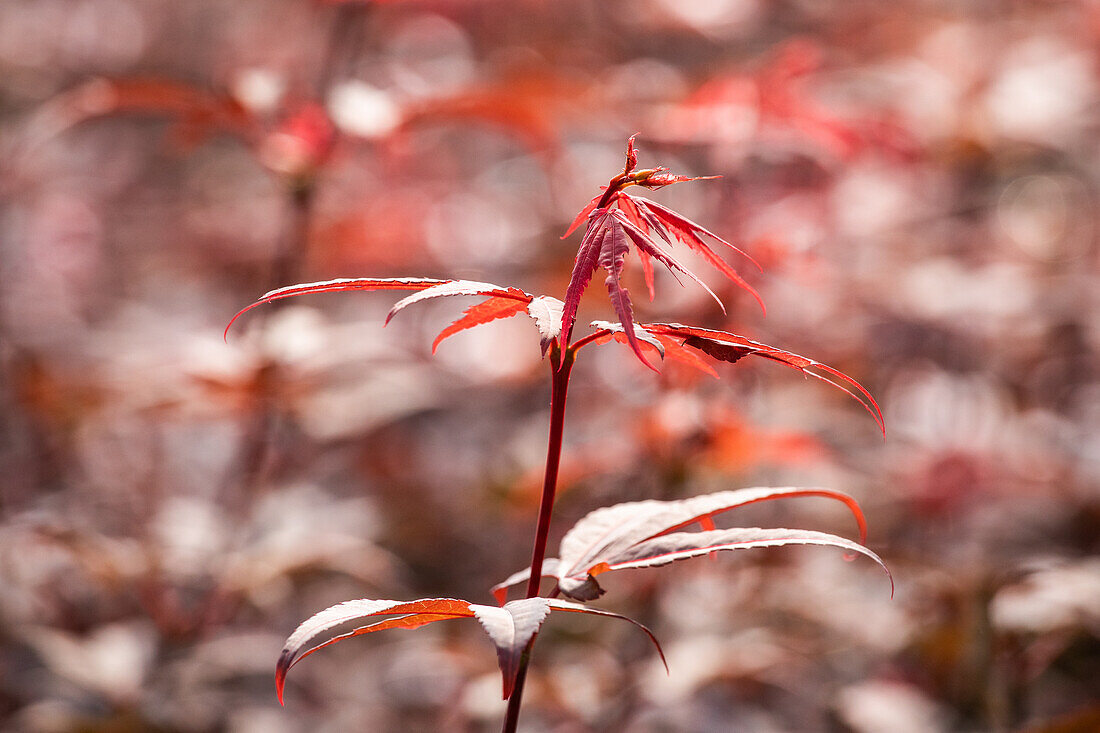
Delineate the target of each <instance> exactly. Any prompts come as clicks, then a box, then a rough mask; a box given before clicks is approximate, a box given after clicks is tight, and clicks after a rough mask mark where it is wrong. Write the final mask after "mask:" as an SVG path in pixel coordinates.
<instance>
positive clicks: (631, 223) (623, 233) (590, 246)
mask: <svg viewBox="0 0 1100 733" xmlns="http://www.w3.org/2000/svg"><path fill="white" fill-rule="evenodd" d="M634 137H637V136H634ZM634 137H631V138H630V141H629V142H628V143H627V149H626V166H625V167H624V168H623V172H622V173H620V174H618V175H617V176H615V177H614V178H612V179H611V181H610V182H609V183H608V184H607V186H606V187H605V188H604V189H603V193H601V194H600V195H599V196H596V197H595V198H593V199H592V200H591V201H590V202H589V203H588V205H587V206H585V207H584V208H583V209H582V210H581V212H580V213H579V214H577V217H576V218H575V219H574V220H573V223H572V224H571V225H570V227H569V230H568V231H566V233H565V234H564V235H563V237H562V238H563V239H564V238H565V237H568V236H569V235H570V234H572V233H573V231H574V230H576V229H577V227H579V226H580V225H581V223H582V222H584V221H585V220H587V221H588V227H587V229H586V230H585V234H584V238H583V239H582V240H581V244H580V248H579V249H578V250H577V258H576V261H575V262H574V264H573V274H572V276H571V277H570V279H569V287H568V288H567V289H566V293H565V307H564V309H563V312H562V334H563V342H564V343H568V342H569V336H570V334H571V333H572V331H573V325H574V324H575V322H576V320H577V307H578V306H579V305H580V300H581V295H582V294H583V293H584V291H585V289H587V287H588V284H589V283H590V282H591V281H592V276H593V274H595V272H596V268H597V267H602V268H603V269H604V270H606V271H607V279H606V280H605V283H606V285H607V291H608V294H609V295H610V297H611V304H612V306H613V307H614V309H615V313H616V315H618V317H619V322H620V323H621V324H622V326H623V333H624V334H625V337H626V339H627V342H628V344H629V345H630V348H631V349H632V350H633V351H634V353H635V354H636V355H637V356H638V358H639V359H641V361H642V363H643V364H645V365H646V366H648V367H649V368H651V369H655V368H654V367H653V365H652V364H650V363H649V361H648V360H647V359H646V357H645V356H644V354H643V353H642V350H641V347H640V345H639V343H638V340H637V338H636V337H635V332H634V327H633V324H634V316H633V313H634V310H633V307H632V305H631V302H630V294H629V292H628V291H627V289H626V288H625V287H623V285H622V282H621V277H622V272H623V264H624V259H625V257H626V254H627V252H629V250H630V245H631V244H633V245H634V250H635V251H636V252H637V253H638V257H639V259H640V260H641V263H642V271H643V273H644V275H645V280H646V285H647V287H648V288H649V293H650V298H652V297H653V263H652V261H653V260H657V261H658V262H660V263H661V264H662V265H664V266H665V267H667V268H668V270H669V271H670V272H671V273H672V274H673V276H675V275H676V274H677V273H681V274H684V275H687V276H688V277H690V278H691V279H692V280H694V281H695V282H697V283H699V284H700V285H702V286H703V287H704V288H705V289H706V290H707V292H708V293H710V294H711V296H713V297H714V299H715V300H718V297H717V296H715V295H714V293H713V292H712V291H711V290H710V288H707V286H706V285H704V284H703V283H702V281H701V280H699V278H698V277H696V276H695V274H694V273H692V272H691V271H690V270H688V269H687V268H686V267H684V266H683V265H682V264H680V262H679V261H677V260H676V258H675V257H673V255H672V253H671V252H669V251H668V249H667V248H668V247H669V246H671V245H672V242H673V240H674V239H675V240H678V241H680V242H681V243H683V244H685V245H687V246H688V248H690V249H691V250H693V251H695V252H698V253H699V254H701V255H702V256H703V258H704V259H706V260H707V262H709V263H710V264H711V265H713V266H714V267H715V268H717V269H718V271H719V272H721V273H722V274H723V275H725V276H726V277H727V278H729V279H730V280H732V281H733V282H735V283H737V284H738V285H740V286H741V287H743V288H745V289H746V290H748V291H749V293H751V294H752V296H753V297H754V298H756V301H757V302H758V303H759V304H760V307H761V309H763V308H764V301H763V300H761V299H760V294H759V293H757V292H756V290H755V289H754V288H753V287H752V286H751V285H749V284H748V283H747V282H746V281H745V280H744V278H742V277H741V275H739V274H738V273H737V271H736V270H735V269H733V267H731V266H730V265H729V264H728V263H727V262H726V261H725V260H723V259H722V258H721V257H719V256H718V254H717V253H716V252H715V251H714V250H713V249H711V247H710V245H708V244H707V242H706V241H705V239H704V237H705V238H708V239H712V240H714V241H715V242H719V243H721V244H724V245H726V246H727V247H729V248H730V249H732V250H733V251H735V252H737V253H738V254H740V255H742V256H745V257H748V255H746V254H745V253H744V252H742V251H741V250H740V249H738V248H737V247H735V246H734V245H732V244H730V243H729V242H727V241H726V240H725V239H722V238H721V237H719V236H718V235H717V234H715V233H714V232H711V231H709V230H708V229H706V228H705V227H703V226H701V225H699V224H696V223H695V222H693V221H692V220H690V219H688V218H687V217H685V216H682V215H680V214H678V213H676V212H675V211H672V210H671V209H669V208H666V207H665V206H662V205H661V204H658V203H657V202H655V201H650V200H649V199H644V198H640V197H638V196H631V195H630V194H627V193H625V192H624V191H623V189H625V188H627V187H628V186H642V187H643V188H649V189H657V188H662V187H664V186H668V185H670V184H673V183H681V182H684V181H697V180H705V179H708V178H715V177H716V176H701V177H691V176H681V175H677V174H674V173H669V171H668V169H667V168H661V167H657V168H645V169H640V170H639V169H637V165H638V154H637V152H636V151H635V149H634ZM613 207H615V208H613ZM749 261H750V262H751V261H752V258H749ZM753 264H756V263H755V262H753ZM757 266H758V267H759V265H757ZM718 304H719V305H720V306H721V304H722V303H721V301H718ZM724 310H725V308H724V307H723V311H724Z"/></svg>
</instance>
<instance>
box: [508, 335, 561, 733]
mask: <svg viewBox="0 0 1100 733" xmlns="http://www.w3.org/2000/svg"><path fill="white" fill-rule="evenodd" d="M573 358H574V351H573V349H570V348H566V349H564V350H562V349H561V348H560V347H558V346H557V345H556V344H555V345H554V347H553V350H552V351H551V353H550V363H551V366H552V368H553V381H552V382H551V386H550V438H549V440H548V444H547V448H546V474H545V476H544V478H543V482H542V502H541V504H540V505H539V518H538V526H537V528H536V530H535V546H534V549H533V550H532V552H531V577H530V578H528V580H527V595H526V597H527V598H535V597H536V596H538V594H539V583H540V582H541V580H542V561H543V560H544V559H546V542H547V539H548V538H549V536H550V516H551V514H552V513H553V511H554V494H555V492H556V491H557V488H558V466H559V465H560V463H561V439H562V433H563V432H564V429H565V398H566V393H567V392H568V390H569V373H570V371H572V369H573ZM551 595H556V593H553V594H551ZM535 638H537V637H532V638H531V641H530V642H528V644H527V648H526V649H524V650H523V656H522V657H521V658H520V663H519V669H518V670H517V673H516V682H515V686H514V687H513V688H512V696H511V698H509V700H508V712H507V714H506V715H505V718H504V728H503V729H502V731H503V733H515V731H516V726H517V725H518V724H519V708H520V704H521V702H522V700H523V687H524V682H525V681H526V680H527V666H528V664H529V663H530V661H531V650H532V648H533V647H534V644H535Z"/></svg>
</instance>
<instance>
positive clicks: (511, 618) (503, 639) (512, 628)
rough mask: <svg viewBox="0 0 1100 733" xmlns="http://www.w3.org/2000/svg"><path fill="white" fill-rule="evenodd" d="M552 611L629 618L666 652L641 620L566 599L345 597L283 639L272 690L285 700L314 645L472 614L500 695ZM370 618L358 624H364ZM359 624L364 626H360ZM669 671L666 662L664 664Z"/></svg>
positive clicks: (508, 688) (508, 691)
mask: <svg viewBox="0 0 1100 733" xmlns="http://www.w3.org/2000/svg"><path fill="white" fill-rule="evenodd" d="M552 610H559V611H568V612H571V613H587V614H590V615H594V616H609V617H612V618H619V619H623V620H625V621H629V622H630V623H632V624H634V625H635V626H637V627H638V628H640V629H642V630H643V631H644V632H645V633H646V634H647V635H648V636H649V638H650V639H651V640H652V641H653V643H654V645H655V646H656V647H657V651H658V653H659V654H660V655H661V660H662V661H664V652H663V651H662V650H661V645H660V644H658V643H657V639H656V638H655V637H654V636H653V633H652V632H650V630H649V629H647V628H646V627H645V626H643V625H642V624H639V623H637V622H636V621H633V620H631V619H629V618H627V617H625V616H620V615H619V614H616V613H611V612H610V611H601V610H597V609H591V608H586V607H585V606H580V605H577V604H574V603H569V602H568V601H561V600H556V599H549V598H527V599H524V600H519V601H512V602H511V603H506V604H504V605H503V606H500V607H498V606H483V605H480V604H476V603H470V602H468V601H463V600H459V599H456V598H422V599H420V600H416V601H388V600H370V599H365V598H364V599H360V600H356V601H345V602H344V603H340V604H338V605H335V606H332V607H330V608H327V609H325V610H324V611H321V612H319V613H317V614H314V615H313V616H311V617H310V618H308V619H306V620H305V621H304V622H303V623H302V624H301V625H300V626H299V627H298V628H297V629H295V631H294V633H293V634H291V635H290V637H289V638H288V639H287V640H286V644H285V645H284V646H283V651H282V654H280V655H279V661H278V663H277V664H276V666H275V689H276V692H277V693H278V697H279V702H280V703H282V702H283V686H284V684H285V682H286V674H287V672H288V671H289V670H290V669H291V667H293V666H294V665H296V664H297V663H298V662H300V661H301V660H302V659H304V658H306V657H308V656H309V655H310V654H312V653H313V652H315V651H317V650H318V649H323V648H324V647H326V646H329V645H330V644H335V643H336V642H338V641H341V640H343V639H349V638H351V637H353V636H361V635H362V634H370V633H373V632H376V631H385V630H386V629H417V628H420V627H421V626H425V625H427V624H430V623H434V622H436V621H446V620H448V619H455V618H476V619H477V620H478V621H479V622H480V623H481V626H482V628H483V629H484V630H485V632H486V633H487V634H488V635H489V638H490V639H491V640H492V642H493V644H494V645H495V646H496V649H497V661H498V663H499V665H500V671H501V674H502V676H503V681H504V682H503V685H504V688H503V693H504V699H505V700H507V699H508V698H509V697H510V696H511V695H512V690H513V688H514V686H515V680H516V672H517V670H518V668H519V662H520V658H521V657H522V655H523V650H524V649H525V648H526V647H527V644H528V643H529V642H530V641H531V639H532V638H534V636H535V634H536V633H537V632H538V630H539V628H540V627H541V626H542V622H543V621H545V620H546V617H547V616H548V615H549V614H550V612H551V611H552ZM371 619H379V620H375V621H371V622H370V623H366V624H362V622H364V621H367V620H371ZM361 624H362V625H361ZM666 669H667V664H666Z"/></svg>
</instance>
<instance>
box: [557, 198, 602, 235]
mask: <svg viewBox="0 0 1100 733" xmlns="http://www.w3.org/2000/svg"><path fill="white" fill-rule="evenodd" d="M601 198H603V193H600V194H597V195H596V196H594V197H593V198H592V200H591V201H589V202H588V205H586V206H585V207H584V208H583V209H581V211H580V213H579V214H577V216H576V218H575V219H573V222H572V223H571V224H570V225H569V228H568V229H566V230H565V234H563V235H561V238H562V239H568V238H569V235H570V234H572V233H573V232H575V231H576V230H577V227H579V226H580V225H581V224H583V223H584V222H585V220H586V219H588V215H589V214H591V213H592V212H593V211H594V210H595V208H596V204H598V203H600V199H601Z"/></svg>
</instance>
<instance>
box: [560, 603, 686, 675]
mask: <svg viewBox="0 0 1100 733" xmlns="http://www.w3.org/2000/svg"><path fill="white" fill-rule="evenodd" d="M549 601H550V608H552V609H554V610H555V611H570V612H572V613H587V614H589V615H592V616H607V617H609V618H618V619H622V620H623V621H628V622H630V623H632V624H634V625H635V626H637V627H638V628H639V629H641V630H642V631H644V632H645V633H646V636H648V637H649V640H650V641H652V642H653V646H655V647H657V654H658V655H659V656H660V657H661V663H662V664H664V665H665V672H668V660H667V659H665V651H664V649H662V648H661V642H659V641H657V637H656V636H654V634H653V632H652V631H650V630H649V628H648V627H647V626H645V625H644V624H640V623H638V622H637V621H635V620H634V619H632V618H630V617H629V616H623V615H621V614H618V613H612V612H611V611H604V610H603V609H600V608H589V607H588V606H582V605H581V604H579V603H571V602H570V601H563V600H560V599H557V598H551V599H549Z"/></svg>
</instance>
